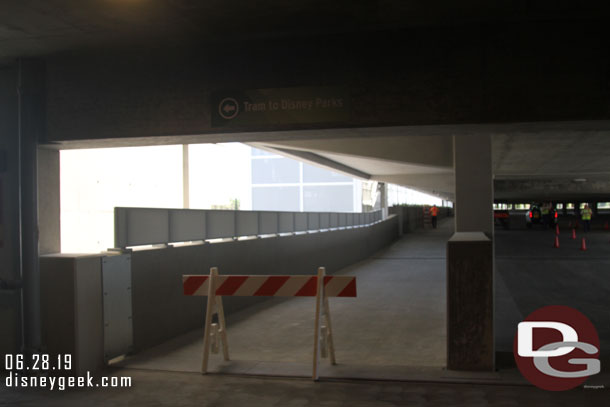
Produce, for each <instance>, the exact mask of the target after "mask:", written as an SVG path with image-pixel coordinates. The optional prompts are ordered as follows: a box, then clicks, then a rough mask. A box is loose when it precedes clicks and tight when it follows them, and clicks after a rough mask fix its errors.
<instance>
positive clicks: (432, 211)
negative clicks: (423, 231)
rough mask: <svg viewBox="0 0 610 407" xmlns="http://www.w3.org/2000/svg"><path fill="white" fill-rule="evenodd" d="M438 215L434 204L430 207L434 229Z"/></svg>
mask: <svg viewBox="0 0 610 407" xmlns="http://www.w3.org/2000/svg"><path fill="white" fill-rule="evenodd" d="M437 215H438V208H437V207H436V205H434V206H433V207H432V208H430V218H431V220H432V227H433V228H434V229H436V217H437Z"/></svg>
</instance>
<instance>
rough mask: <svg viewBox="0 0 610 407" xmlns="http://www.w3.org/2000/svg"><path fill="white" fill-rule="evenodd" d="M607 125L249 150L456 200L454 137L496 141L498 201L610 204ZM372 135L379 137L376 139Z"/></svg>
mask: <svg viewBox="0 0 610 407" xmlns="http://www.w3.org/2000/svg"><path fill="white" fill-rule="evenodd" d="M609 125H610V123H607V122H578V123H577V122H570V123H568V122H565V123H558V122H557V123H521V124H511V125H480V126H471V125H463V126H428V127H427V128H426V129H425V131H424V129H421V128H420V129H419V131H418V130H417V129H415V130H414V128H410V127H403V128H401V127H396V128H388V129H386V132H385V134H384V133H383V129H381V128H380V129H376V130H375V131H374V132H372V133H368V135H369V136H368V137H365V136H363V134H364V133H366V129H359V130H358V134H351V136H350V137H349V139H347V138H345V137H340V138H324V139H300V140H294V139H293V140H284V141H270V142H264V143H261V142H259V143H251V144H252V145H254V146H256V147H259V148H265V149H272V150H273V149H275V150H276V151H279V152H280V153H282V154H285V155H292V156H293V157H295V158H299V154H301V156H300V158H301V159H302V158H303V156H302V153H303V152H307V153H309V154H311V155H310V156H308V157H306V161H309V162H311V163H314V164H318V165H322V166H325V167H327V168H331V169H334V170H336V171H340V172H344V173H348V174H351V175H355V176H358V175H359V174H360V175H361V174H364V178H368V179H373V180H378V181H385V182H390V183H394V184H399V185H404V186H407V187H411V188H414V189H418V190H421V191H424V192H428V193H431V194H433V195H437V196H441V197H443V198H445V199H453V197H454V194H453V190H454V180H453V177H454V175H453V147H452V136H450V135H449V134H454V135H457V136H458V137H459V136H460V135H467V134H492V160H493V172H494V174H493V176H494V179H495V197H496V199H499V200H512V201H514V200H520V199H525V200H543V199H549V200H562V199H569V200H575V199H591V198H599V199H609V200H610V127H609ZM373 133H375V134H376V136H375V137H371V134H373ZM414 134H419V135H414ZM343 136H345V135H343ZM330 137H332V136H330ZM291 152H292V154H291ZM316 157H319V158H321V160H316ZM332 163H338V164H340V166H333V164H332ZM350 169H353V170H354V171H353V172H350Z"/></svg>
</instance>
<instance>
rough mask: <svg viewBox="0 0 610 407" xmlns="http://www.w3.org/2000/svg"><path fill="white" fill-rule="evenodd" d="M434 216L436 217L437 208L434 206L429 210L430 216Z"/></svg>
mask: <svg viewBox="0 0 610 407" xmlns="http://www.w3.org/2000/svg"><path fill="white" fill-rule="evenodd" d="M436 215H438V208H437V207H436V206H433V207H432V208H430V216H436Z"/></svg>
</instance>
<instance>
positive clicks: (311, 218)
mask: <svg viewBox="0 0 610 407" xmlns="http://www.w3.org/2000/svg"><path fill="white" fill-rule="evenodd" d="M307 229H309V230H318V229H320V214H319V213H318V212H309V213H308V214H307Z"/></svg>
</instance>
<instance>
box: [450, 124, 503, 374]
mask: <svg viewBox="0 0 610 407" xmlns="http://www.w3.org/2000/svg"><path fill="white" fill-rule="evenodd" d="M453 151H454V156H453V160H454V161H453V167H454V171H455V234H454V235H453V236H452V237H451V239H450V240H449V242H448V244H447V367H448V368H449V369H453V370H493V369H494V359H495V354H494V352H495V351H494V327H493V257H494V254H493V240H492V239H493V179H492V166H491V164H492V162H491V137H490V136H454V138H453Z"/></svg>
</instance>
